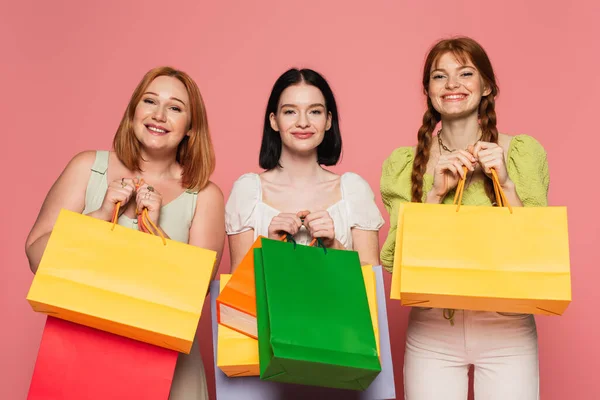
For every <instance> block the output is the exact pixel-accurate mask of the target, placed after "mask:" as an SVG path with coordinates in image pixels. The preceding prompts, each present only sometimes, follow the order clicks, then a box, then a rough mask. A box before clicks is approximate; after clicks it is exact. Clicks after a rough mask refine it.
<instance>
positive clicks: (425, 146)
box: [411, 37, 499, 203]
mask: <svg viewBox="0 0 600 400" xmlns="http://www.w3.org/2000/svg"><path fill="white" fill-rule="evenodd" d="M446 53H452V54H453V55H454V56H455V57H456V59H457V60H458V61H459V62H461V63H463V64H465V63H466V62H467V61H471V62H472V63H473V65H474V66H475V68H477V70H478V71H479V73H480V75H481V77H482V78H483V80H484V82H485V86H487V87H488V88H489V89H490V90H491V93H490V94H489V95H487V96H483V97H482V98H481V102H480V103H479V119H480V125H481V131H482V137H481V140H482V141H485V142H491V143H498V129H497V128H496V111H495V107H494V106H495V98H496V96H497V95H498V92H499V88H498V85H497V84H496V76H495V75H494V69H493V68H492V63H491V62H490V59H489V57H488V55H487V54H486V52H485V50H484V49H483V47H481V45H480V44H479V43H477V42H476V41H475V40H473V39H471V38H468V37H458V38H453V39H445V40H441V41H439V42H438V43H436V44H435V45H434V46H433V47H432V48H431V50H430V51H429V54H428V55H427V59H426V60H425V65H424V66H423V90H424V93H425V95H427V111H425V114H424V115H423V123H422V125H421V127H420V128H419V131H418V134H417V139H418V142H417V150H416V153H415V160H414V163H413V170H412V176H411V180H412V201H413V202H417V203H419V202H421V201H422V199H423V174H424V173H425V171H426V169H427V162H428V161H429V155H430V152H431V143H432V138H433V130H434V129H435V127H436V125H437V124H438V122H440V120H441V116H440V114H439V113H438V112H437V111H436V109H435V108H433V104H432V103H431V99H430V98H429V95H428V94H429V79H430V76H431V68H432V67H433V66H434V65H435V64H436V63H437V61H438V60H439V59H440V57H441V56H442V55H444V54H446ZM485 192H486V194H487V196H488V197H489V198H490V200H491V201H492V203H493V202H494V201H495V196H494V187H493V184H492V181H491V180H489V179H488V180H486V181H485Z"/></svg>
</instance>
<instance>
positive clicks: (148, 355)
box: [27, 317, 178, 400]
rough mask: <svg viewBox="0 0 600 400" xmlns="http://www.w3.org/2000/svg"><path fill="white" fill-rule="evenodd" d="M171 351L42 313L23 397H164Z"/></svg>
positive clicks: (117, 399)
mask: <svg viewBox="0 0 600 400" xmlns="http://www.w3.org/2000/svg"><path fill="white" fill-rule="evenodd" d="M177 356H178V353H177V352H176V351H174V350H168V349H165V348H162V347H157V346H153V345H150V344H148V343H144V342H139V341H136V340H133V339H129V338H125V337H122V336H118V335H114V334H112V333H108V332H104V331H100V330H96V329H93V328H88V327H86V326H83V325H78V324H75V323H72V322H69V321H65V320H62V319H58V318H54V317H48V318H47V320H46V326H45V327H44V333H43V335H42V342H41V344H40V349H39V352H38V356H37V361H36V364H35V369H34V371H33V378H32V380H31V385H30V387H29V395H28V397H27V400H42V399H43V400H59V399H60V400H82V399H86V400H107V399H111V400H136V399H140V400H141V399H144V400H155V399H156V400H158V399H160V400H167V399H168V397H169V391H170V388H171V382H172V379H173V373H174V371H175V364H176V362H177Z"/></svg>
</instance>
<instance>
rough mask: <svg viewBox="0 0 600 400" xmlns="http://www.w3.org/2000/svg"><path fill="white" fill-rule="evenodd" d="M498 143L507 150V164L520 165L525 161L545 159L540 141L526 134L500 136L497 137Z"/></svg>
mask: <svg viewBox="0 0 600 400" xmlns="http://www.w3.org/2000/svg"><path fill="white" fill-rule="evenodd" d="M498 142H499V144H501V145H502V147H504V148H505V149H508V151H507V154H506V158H507V159H508V161H509V162H517V163H520V162H523V161H527V160H531V161H533V162H535V161H536V160H542V159H544V160H545V158H546V149H545V148H544V146H543V145H542V144H541V143H540V141H539V140H538V139H536V138H534V137H533V136H530V135H526V134H518V135H506V134H500V135H499V136H498ZM503 143H504V144H503ZM506 143H508V144H506Z"/></svg>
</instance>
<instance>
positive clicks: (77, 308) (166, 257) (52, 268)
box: [27, 210, 216, 353]
mask: <svg viewBox="0 0 600 400" xmlns="http://www.w3.org/2000/svg"><path fill="white" fill-rule="evenodd" d="M116 214H117V213H115V215H116ZM145 217H146V218H147V214H145ZM149 222H150V221H149ZM215 261H216V252H214V251H212V250H206V249H201V248H198V247H196V246H191V245H188V244H186V243H180V242H176V241H174V240H169V239H164V238H161V237H158V236H153V235H149V234H146V233H143V232H139V231H136V230H133V229H129V228H125V227H122V226H120V225H115V224H114V221H113V224H111V223H110V222H106V221H101V220H99V219H96V218H92V217H89V216H86V215H81V214H79V213H75V212H72V211H68V210H61V212H60V214H59V216H58V220H57V221H56V224H55V226H54V229H53V231H52V234H51V236H50V239H49V241H48V245H47V247H46V251H45V252H44V255H43V257H42V260H41V262H40V265H39V269H38V271H37V273H36V275H35V277H34V279H33V283H32V284H31V287H30V289H29V293H28V294H27V300H28V301H29V303H30V304H31V306H32V308H33V309H34V310H35V311H37V312H42V313H45V314H49V315H52V316H54V317H58V318H62V319H65V320H68V321H72V322H75V323H78V324H81V325H86V326H89V327H92V328H96V329H100V330H103V331H106V332H110V333H113V334H117V335H121V336H124V337H129V338H132V339H136V340H140V341H143V342H146V343H150V344H153V345H156V346H161V347H164V348H168V349H172V350H177V351H179V352H182V353H189V351H190V348H191V345H192V341H193V339H194V336H195V333H196V329H197V326H198V321H199V319H200V313H201V311H202V306H203V304H204V299H205V296H206V293H207V290H208V287H209V284H210V278H211V276H212V271H213V268H214V266H215Z"/></svg>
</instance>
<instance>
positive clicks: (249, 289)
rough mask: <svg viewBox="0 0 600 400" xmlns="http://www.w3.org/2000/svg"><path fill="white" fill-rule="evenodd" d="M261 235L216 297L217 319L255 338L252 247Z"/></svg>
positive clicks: (258, 241)
mask: <svg viewBox="0 0 600 400" xmlns="http://www.w3.org/2000/svg"><path fill="white" fill-rule="evenodd" d="M262 238H263V236H259V237H258V238H256V241H255V242H254V244H253V245H252V247H251V248H250V249H249V250H248V253H246V255H245V256H244V258H243V259H242V262H241V263H240V265H238V267H237V269H236V270H235V272H234V273H233V274H232V275H231V279H229V282H228V283H227V285H226V286H225V287H224V288H222V289H221V293H220V294H219V297H217V321H218V322H219V324H221V325H224V326H226V327H228V328H230V329H233V330H235V331H238V332H240V333H243V334H244V335H247V336H250V337H251V338H254V339H257V338H258V333H257V325H256V287H255V284H254V249H255V248H260V246H261V239H262Z"/></svg>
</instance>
